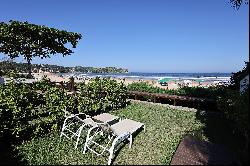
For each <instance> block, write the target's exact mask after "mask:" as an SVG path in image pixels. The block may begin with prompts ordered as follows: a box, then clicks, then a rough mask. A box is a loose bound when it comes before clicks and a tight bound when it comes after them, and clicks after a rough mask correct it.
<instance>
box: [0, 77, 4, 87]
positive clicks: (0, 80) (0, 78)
mask: <svg viewBox="0 0 250 166" xmlns="http://www.w3.org/2000/svg"><path fill="white" fill-rule="evenodd" d="M4 82H5V80H4V78H3V77H0V85H1V84H4Z"/></svg>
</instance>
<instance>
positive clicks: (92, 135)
mask: <svg viewBox="0 0 250 166" xmlns="http://www.w3.org/2000/svg"><path fill="white" fill-rule="evenodd" d="M141 127H144V129H145V126H144V124H142V123H139V122H136V121H133V120H130V119H124V120H121V121H119V122H118V123H115V124H113V125H111V126H110V125H109V124H107V123H102V124H98V125H97V126H94V127H92V128H91V129H90V130H89V131H88V135H87V138H86V142H85V145H84V150H83V153H84V154H85V153H86V151H87V150H88V149H89V150H90V151H92V152H94V153H95V154H97V155H98V156H99V155H102V154H103V153H104V152H109V158H108V165H110V164H111V161H112V158H113V154H114V150H115V147H116V146H117V145H119V144H120V143H121V142H123V141H124V140H128V141H129V148H131V146H132V140H133V139H132V134H133V133H134V132H135V131H137V130H138V129H139V128H141ZM104 135H106V136H107V138H108V143H106V146H103V145H100V144H99V143H97V142H96V140H98V139H99V138H100V137H101V136H104ZM92 145H94V146H97V147H98V148H100V149H102V151H101V152H100V153H98V152H97V151H95V150H94V149H93V148H91V146H92ZM110 145H111V146H110Z"/></svg>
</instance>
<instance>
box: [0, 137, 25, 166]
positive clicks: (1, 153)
mask: <svg viewBox="0 0 250 166" xmlns="http://www.w3.org/2000/svg"><path fill="white" fill-rule="evenodd" d="M0 149H1V150H0V165H27V164H28V162H27V161H26V160H24V157H23V156H21V155H20V154H19V152H18V150H17V149H16V148H15V146H14V145H13V144H12V143H10V142H7V141H6V140H4V141H1V142H0Z"/></svg>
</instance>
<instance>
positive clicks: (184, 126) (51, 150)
mask: <svg viewBox="0 0 250 166" xmlns="http://www.w3.org/2000/svg"><path fill="white" fill-rule="evenodd" d="M111 114H114V115H118V116H120V117H126V118H129V119H132V120H135V121H138V122H141V123H144V124H145V126H146V130H145V131H143V130H142V131H140V132H139V133H138V134H137V135H136V136H135V137H134V141H133V145H132V148H131V149H129V146H128V144H123V145H120V146H118V147H117V152H116V154H115V157H114V159H113V163H112V164H126V165H128V164H129V165H134V164H135V165H145V164H150V165H151V164H156V165H159V164H169V163H170V161H171V158H172V156H173V154H174V152H175V150H176V148H177V146H178V144H179V142H180V140H181V138H182V137H183V136H184V135H185V134H190V133H193V132H194V131H197V130H202V128H203V127H204V124H203V123H201V122H200V121H198V120H197V119H196V115H195V113H194V112H187V111H181V110H174V109H170V108H167V107H163V106H156V105H151V104H143V103H132V104H131V105H129V106H127V107H126V108H124V109H120V110H117V111H113V112H111ZM84 135H85V133H83V136H82V140H81V143H80V145H79V146H78V149H76V150H75V149H74V142H72V141H70V140H68V139H66V138H65V137H64V138H62V139H61V141H60V137H59V136H60V134H59V133H52V134H51V135H47V136H46V137H42V138H39V139H34V140H31V141H28V142H24V143H23V144H22V145H20V146H18V147H17V150H18V152H19V155H20V156H22V158H23V160H25V161H26V162H27V164H44V165H47V164H53V165H54V164H82V165H83V164H102V165H104V164H105V165H106V164H107V160H108V155H104V156H97V155H95V154H94V153H91V152H90V151H88V153H87V154H83V153H82V147H83V146H82V145H83V142H84Z"/></svg>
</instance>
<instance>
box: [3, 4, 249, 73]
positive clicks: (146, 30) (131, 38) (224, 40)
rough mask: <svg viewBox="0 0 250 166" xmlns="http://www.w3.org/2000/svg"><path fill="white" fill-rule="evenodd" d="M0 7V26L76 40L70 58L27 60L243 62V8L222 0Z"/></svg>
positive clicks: (144, 64) (209, 68)
mask: <svg viewBox="0 0 250 166" xmlns="http://www.w3.org/2000/svg"><path fill="white" fill-rule="evenodd" d="M0 6H1V10H0V21H3V22H8V21H9V20H11V19H12V20H18V21H28V22H30V23H34V24H39V25H46V26H48V27H53V28H57V29H61V30H67V31H72V32H78V33H81V34H82V35H83V38H82V40H80V42H79V43H78V46H77V48H76V49H74V53H73V54H72V55H70V56H67V57H62V56H60V55H56V56H53V57H52V58H50V59H45V60H41V59H39V58H35V59H34V60H33V61H32V63H48V64H57V65H64V66H76V65H81V66H93V67H106V66H114V67H122V68H128V69H129V71H130V72H236V71H238V70H241V69H242V68H243V67H244V61H249V46H248V45H249V21H248V20H249V16H248V14H249V6H248V5H245V4H243V5H242V6H241V8H240V9H239V10H238V11H237V10H235V9H233V8H232V7H231V6H230V4H229V0H175V1H173V0H67V1H66V0H65V1H63V0H60V1H56V0H43V1H42V0H40V1H38V0H37V1H34V0H25V1H20V0H15V1H14V0H2V1H1V4H0ZM0 57H3V54H0ZM22 60H23V58H17V59H16V61H22Z"/></svg>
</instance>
